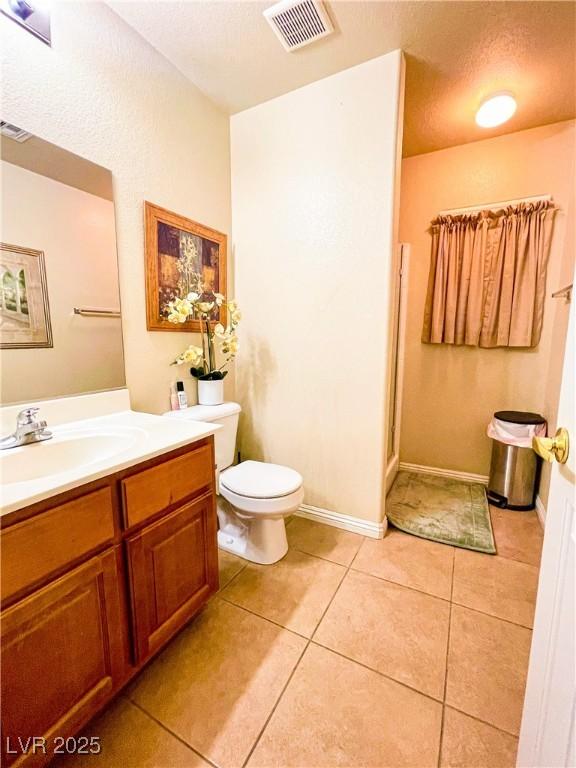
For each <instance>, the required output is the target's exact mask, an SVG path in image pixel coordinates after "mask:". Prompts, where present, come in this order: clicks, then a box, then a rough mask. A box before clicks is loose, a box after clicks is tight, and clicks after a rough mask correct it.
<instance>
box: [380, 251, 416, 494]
mask: <svg viewBox="0 0 576 768" xmlns="http://www.w3.org/2000/svg"><path fill="white" fill-rule="evenodd" d="M398 248H399V255H398V269H397V271H396V281H395V290H394V304H395V311H394V313H393V316H392V320H393V323H395V324H396V330H397V333H396V369H395V371H394V368H393V369H392V372H391V376H390V385H391V388H390V390H391V391H390V396H392V383H393V377H394V375H396V386H395V388H394V397H395V403H394V424H393V427H392V428H393V430H394V437H393V438H392V441H393V442H392V456H391V457H390V459H389V460H387V465H386V487H385V490H386V494H388V492H389V491H390V488H391V487H392V483H393V482H394V479H395V477H396V474H397V472H398V467H399V465H400V428H401V422H402V394H403V388H404V360H405V349H406V322H407V316H408V278H409V274H410V272H409V269H410V251H411V247H410V243H399V245H398ZM389 413H390V408H388V411H387V414H386V416H387V417H388V414H389ZM386 453H388V437H387V438H386Z"/></svg>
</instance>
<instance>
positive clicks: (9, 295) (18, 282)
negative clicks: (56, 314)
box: [0, 243, 53, 349]
mask: <svg viewBox="0 0 576 768" xmlns="http://www.w3.org/2000/svg"><path fill="white" fill-rule="evenodd" d="M52 346H53V343H52V326H51V324H50V306H49V304H48V285H47V283H46V267H45V265H44V253H43V252H42V251H34V250H32V248H20V247H19V246H17V245H8V244H7V243H0V348H1V349H26V348H29V347H52Z"/></svg>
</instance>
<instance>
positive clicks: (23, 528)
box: [0, 486, 114, 601]
mask: <svg viewBox="0 0 576 768" xmlns="http://www.w3.org/2000/svg"><path fill="white" fill-rule="evenodd" d="M113 539H114V510H113V505H112V492H111V489H110V487H108V486H107V487H106V488H100V489H99V490H97V491H93V492H92V493H88V494H86V495H85V496H81V497H80V498H78V499H74V501H69V502H67V503H66V504H60V505H59V506H57V507H54V509H50V510H48V511H47V512H42V513H40V514H39V515H36V517H31V518H30V519H28V520H24V521H23V522H21V523H17V524H16V525H13V526H10V527H9V528H4V529H3V530H2V532H1V533H0V548H1V552H2V584H1V596H2V601H5V600H7V599H8V598H10V597H12V596H13V595H16V594H17V593H22V592H24V591H25V590H26V588H27V587H31V586H33V585H35V584H38V583H39V582H42V581H44V580H46V579H47V578H48V577H49V576H51V575H52V574H53V573H56V572H57V571H60V570H61V569H62V568H63V567H64V566H65V565H66V564H67V563H70V562H72V561H74V560H76V559H78V558H80V557H82V555H86V554H88V553H89V552H92V551H94V550H95V549H97V548H98V547H101V546H104V545H105V544H108V543H110V542H112V541H113Z"/></svg>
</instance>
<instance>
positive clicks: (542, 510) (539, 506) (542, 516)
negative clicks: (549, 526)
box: [536, 496, 546, 529]
mask: <svg viewBox="0 0 576 768" xmlns="http://www.w3.org/2000/svg"><path fill="white" fill-rule="evenodd" d="M536 514H537V515H538V520H540V525H541V526H542V529H544V527H545V525H546V507H545V506H544V502H543V501H542V499H541V498H540V496H536Z"/></svg>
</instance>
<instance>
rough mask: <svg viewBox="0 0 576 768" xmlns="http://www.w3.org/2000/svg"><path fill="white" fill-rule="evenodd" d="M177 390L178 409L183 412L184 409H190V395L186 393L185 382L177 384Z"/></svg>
mask: <svg viewBox="0 0 576 768" xmlns="http://www.w3.org/2000/svg"><path fill="white" fill-rule="evenodd" d="M176 390H177V392H178V407H179V408H180V410H182V409H183V408H188V395H187V394H186V392H185V391H184V382H183V381H177V382H176Z"/></svg>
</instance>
